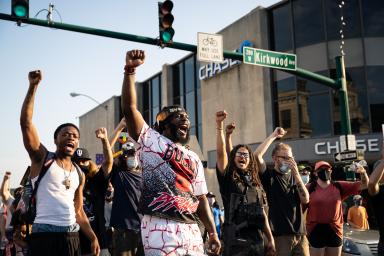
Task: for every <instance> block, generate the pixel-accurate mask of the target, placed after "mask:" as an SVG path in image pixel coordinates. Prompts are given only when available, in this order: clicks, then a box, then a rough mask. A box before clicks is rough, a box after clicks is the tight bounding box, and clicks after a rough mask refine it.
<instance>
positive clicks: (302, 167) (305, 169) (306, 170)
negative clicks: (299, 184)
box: [297, 164, 311, 185]
mask: <svg viewBox="0 0 384 256" xmlns="http://www.w3.org/2000/svg"><path fill="white" fill-rule="evenodd" d="M297 168H298V169H299V173H300V177H301V180H302V181H303V183H304V185H306V184H307V183H308V182H309V180H310V173H311V167H310V166H309V165H306V164H299V165H298V166H297Z"/></svg>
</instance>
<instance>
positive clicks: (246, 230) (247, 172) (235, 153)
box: [216, 111, 275, 256]
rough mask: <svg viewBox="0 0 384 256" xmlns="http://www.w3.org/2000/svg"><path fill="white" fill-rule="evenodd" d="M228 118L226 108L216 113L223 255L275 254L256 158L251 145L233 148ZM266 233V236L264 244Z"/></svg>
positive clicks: (217, 166) (231, 126)
mask: <svg viewBox="0 0 384 256" xmlns="http://www.w3.org/2000/svg"><path fill="white" fill-rule="evenodd" d="M226 117H227V113H226V112H225V111H218V112H217V113H216V125H217V127H216V129H217V144H216V145H217V165H216V169H217V178H218V181H219V185H220V193H221V197H222V199H223V204H224V210H225V214H224V216H225V221H224V223H225V224H224V230H223V232H224V233H223V236H224V246H225V249H224V255H255V256H259V255H260V256H264V255H275V243H274V239H273V236H272V233H271V230H270V227H269V223H268V217H267V214H266V210H267V209H266V208H267V200H266V196H265V192H264V190H263V187H262V185H261V182H260V178H259V174H258V166H257V162H256V159H255V157H254V155H253V153H252V150H251V149H250V147H249V146H248V145H243V144H240V145H237V146H235V147H234V148H233V149H231V147H232V142H231V139H230V134H231V133H232V131H233V129H234V128H235V126H234V124H233V123H232V124H231V125H229V126H228V128H227V135H228V136H227V143H226V142H225V138H224V131H223V125H224V124H223V122H224V120H225V118H226ZM226 145H227V146H226ZM263 234H264V235H265V237H266V238H267V243H266V245H265V246H264V241H263Z"/></svg>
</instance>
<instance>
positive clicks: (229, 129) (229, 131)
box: [225, 123, 236, 135]
mask: <svg viewBox="0 0 384 256" xmlns="http://www.w3.org/2000/svg"><path fill="white" fill-rule="evenodd" d="M235 128H236V125H235V123H231V124H229V125H227V126H226V127H225V134H227V135H230V134H232V133H233V131H234V130H235Z"/></svg>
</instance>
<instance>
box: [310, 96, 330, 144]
mask: <svg viewBox="0 0 384 256" xmlns="http://www.w3.org/2000/svg"><path fill="white" fill-rule="evenodd" d="M307 111H308V115H309V120H310V121H309V122H310V129H311V136H312V137H315V136H329V135H331V134H332V120H331V104H330V97H329V94H328V93H326V94H317V95H316V94H315V95H311V96H309V97H308V102H307Z"/></svg>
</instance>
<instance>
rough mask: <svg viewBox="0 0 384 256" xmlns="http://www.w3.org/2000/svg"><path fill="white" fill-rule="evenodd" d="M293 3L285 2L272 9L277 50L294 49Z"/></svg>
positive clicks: (275, 47)
mask: <svg viewBox="0 0 384 256" xmlns="http://www.w3.org/2000/svg"><path fill="white" fill-rule="evenodd" d="M291 24H292V22H291V5H290V4H285V5H283V6H280V7H278V8H276V9H274V10H273V11H272V28H273V39H274V50H275V51H286V50H291V49H293V46H292V28H291Z"/></svg>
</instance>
